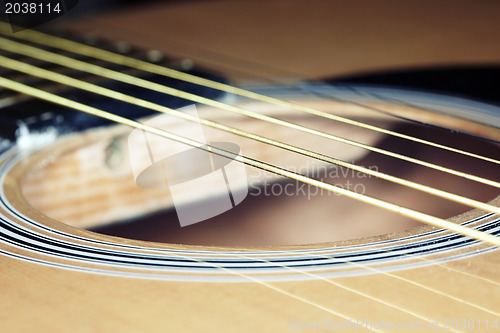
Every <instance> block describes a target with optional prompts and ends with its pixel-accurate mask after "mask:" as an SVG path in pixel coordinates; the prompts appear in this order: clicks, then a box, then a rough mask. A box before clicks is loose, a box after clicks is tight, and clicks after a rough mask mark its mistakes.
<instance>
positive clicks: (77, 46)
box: [0, 22, 500, 164]
mask: <svg viewBox="0 0 500 333" xmlns="http://www.w3.org/2000/svg"><path fill="white" fill-rule="evenodd" d="M7 31H8V25H7V24H6V23H4V22H0V32H3V33H4V34H5V33H6V32H7ZM16 38H20V39H24V40H29V41H32V42H35V43H37V44H43V45H46V46H51V47H55V48H59V49H63V50H66V51H69V52H73V53H75V52H76V53H78V54H82V55H86V56H89V57H93V58H97V59H101V60H105V61H108V62H112V63H116V64H121V65H125V66H129V67H133V68H137V69H141V70H144V71H147V72H151V73H155V74H159V75H164V76H167V77H171V78H174V79H178V80H182V81H186V82H190V83H194V84H197V85H201V86H205V87H209V88H212V89H217V90H220V91H225V92H228V93H232V94H235V95H239V96H242V97H247V98H250V99H254V100H259V101H262V102H268V103H271V104H274V105H280V106H285V107H288V108H291V109H294V110H297V111H302V112H305V113H308V114H312V115H315V116H319V117H323V118H327V119H331V120H335V121H339V122H343V123H346V124H350V125H353V126H358V127H362V128H366V129H369V130H373V131H377V132H380V133H384V134H387V135H391V136H396V137H399V138H403V139H406V140H411V141H414V142H418V143H421V144H425V145H429V146H433V147H436V148H440V149H444V150H448V151H452V152H455V153H458V154H462V155H466V156H470V157H474V158H478V159H482V160H485V161H489V162H492V163H496V164H500V161H498V160H496V159H492V158H489V157H485V156H481V155H478V154H474V153H471V152H466V151H463V150H461V149H457V148H452V147H448V146H445V145H441V144H438V143H434V142H430V141H427V140H423V139H420V138H416V137H412V136H410V135H405V134H402V133H398V132H394V131H391V130H387V129H384V128H380V127H377V126H373V125H369V124H365V123H362V122H359V121H355V120H352V119H348V118H344V117H341V116H337V115H333V114H330V113H326V112H322V111H319V110H315V109H313V108H309V107H306V106H303V105H299V104H295V103H291V102H288V101H284V100H280V99H277V98H273V97H270V96H265V95H262V94H258V93H255V92H251V91H248V90H245V89H242V88H238V87H234V86H231V85H227V84H223V83H220V82H216V81H213V80H209V79H205V78H201V77H198V76H195V75H191V74H187V73H183V72H180V71H176V70H174V69H170V68H166V67H163V66H159V65H155V64H152V63H148V62H145V61H141V60H138V59H134V58H130V57H127V56H124V55H121V54H116V53H113V52H109V51H105V50H101V49H98V48H95V47H92V46H89V45H86V44H81V43H78V42H74V41H70V40H67V39H64V38H59V37H55V36H52V35H48V34H45V33H41V32H38V31H33V30H24V31H21V32H18V33H17V35H16Z"/></svg>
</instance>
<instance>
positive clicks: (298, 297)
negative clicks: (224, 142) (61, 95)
mask: <svg viewBox="0 0 500 333" xmlns="http://www.w3.org/2000/svg"><path fill="white" fill-rule="evenodd" d="M2 81H3V80H2ZM9 81H10V80H7V84H5V85H4V86H5V87H9V86H11V85H12V83H15V82H14V81H10V82H9ZM0 84H3V82H0ZM24 87H25V88H30V87H27V86H24ZM32 89H33V88H32ZM34 90H35V91H37V89H34ZM18 91H19V90H18ZM21 92H23V93H27V92H28V91H21ZM56 97H58V96H56ZM67 102H72V101H70V100H67ZM110 116H112V114H110ZM128 125H129V126H130V124H128ZM139 125H140V124H139ZM143 129H144V130H148V129H147V128H143ZM157 134H158V133H157ZM216 153H217V152H216ZM219 153H220V152H219ZM258 282H259V283H261V282H262V281H258ZM268 287H270V288H272V289H274V290H277V291H280V292H282V293H283V292H284V293H285V294H286V295H289V296H291V297H293V298H296V299H299V300H301V301H303V302H306V303H307V304H311V305H314V306H316V307H319V308H321V309H323V310H325V311H328V312H329V313H334V314H337V315H338V313H336V312H332V311H330V310H329V309H327V308H325V307H323V306H321V305H317V304H315V303H312V302H310V301H308V300H306V299H304V298H302V297H300V296H296V295H293V294H290V293H288V292H286V291H283V290H281V289H280V288H277V287H275V286H271V285H269V286H268ZM343 317H344V318H348V317H346V316H343Z"/></svg>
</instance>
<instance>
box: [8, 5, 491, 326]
mask: <svg viewBox="0 0 500 333" xmlns="http://www.w3.org/2000/svg"><path fill="white" fill-rule="evenodd" d="M498 12H500V4H499V3H496V2H493V1H478V2H475V3H474V4H473V3H470V2H467V1H441V2H439V3H438V4H436V3H434V2H431V1H424V2H422V1H408V2H405V3H404V4H401V3H399V2H396V1H381V2H380V1H379V2H371V1H350V2H337V1H329V2H326V1H307V2H306V1H268V2H261V3H258V4H257V3H254V2H245V1H233V2H228V1H207V2H187V3H173V4H170V3H169V4H161V5H160V4H150V5H148V6H145V7H144V8H141V9H134V10H128V11H127V10H124V11H122V12H117V13H110V14H105V15H96V16H93V17H88V18H80V19H78V20H76V19H75V20H71V21H69V20H68V21H66V22H64V21H62V22H60V25H61V26H64V27H65V28H70V29H72V30H73V31H75V32H77V33H82V34H86V33H89V32H91V33H92V34H94V35H95V36H99V37H102V38H106V39H109V40H114V41H127V42H128V43H130V44H131V45H137V46H138V47H141V48H145V49H158V50H160V51H162V52H164V53H165V54H168V55H172V56H174V57H176V58H178V59H183V58H187V59H190V60H192V61H193V62H194V64H195V66H200V67H202V68H213V69H214V70H215V72H216V73H217V75H221V76H223V77H225V78H227V79H228V80H231V81H232V82H238V83H239V84H249V85H250V86H251V87H252V89H256V91H259V92H262V93H263V94H266V95H271V96H275V97H276V98H280V99H284V100H293V101H294V102H297V103H298V104H300V105H307V106H310V107H312V108H316V109H319V110H325V112H328V113H331V114H335V115H344V116H348V117H351V118H352V119H355V120H359V121H366V122H368V123H370V124H373V125H377V126H379V125H380V126H382V127H383V128H386V129H389V130H397V131H401V133H405V134H408V135H413V134H415V133H416V134H415V136H418V135H421V134H422V133H423V134H425V135H426V138H429V140H431V139H432V140H434V139H435V140H437V141H439V142H440V143H441V144H443V145H450V146H453V147H455V146H460V147H462V145H463V146H464V147H465V148H464V150H471V151H475V152H478V153H481V154H485V155H487V156H488V157H489V158H492V159H493V158H498V156H500V152H499V149H500V148H499V147H498V142H499V140H500V130H499V128H500V125H499V124H500V113H495V112H498V107H494V106H489V105H487V104H483V103H479V102H477V103H471V104H469V102H467V101H466V100H465V99H458V100H457V99H453V98H452V99H447V98H443V99H441V98H440V97H438V96H437V95H434V94H422V93H408V92H406V91H400V90H396V91H392V90H385V89H382V88H373V87H363V86H353V87H354V88H353V89H354V92H353V91H352V90H349V91H348V90H343V89H342V88H341V87H340V88H338V89H339V90H338V91H334V92H335V94H336V95H335V96H343V98H345V99H347V100H349V101H355V102H356V103H361V104H352V103H347V104H346V103H345V102H343V101H339V100H335V99H332V98H329V97H328V96H329V95H328V94H331V93H332V90H331V89H332V88H331V87H329V86H326V85H324V84H321V83H317V84H305V86H302V87H306V88H305V89H302V90H300V89H294V88H293V87H292V88H291V85H292V86H293V84H295V83H296V81H295V79H297V78H300V79H319V78H344V77H347V76H351V75H352V76H353V75H361V74H363V73H375V72H377V73H378V72H382V71H393V70H402V69H415V68H420V67H427V68H428V67H442V66H444V67H452V66H486V65H491V64H498V61H499V60H500V44H499V43H498V37H499V36H498V35H499V33H498V31H500V21H499V20H498V18H497V16H498V15H497V13H498ZM444 18H446V19H444ZM478 36H480V37H478ZM270 79H277V80H278V82H279V85H278V86H279V89H278V88H276V86H273V85H270V83H269V82H270V81H269V80H270ZM257 80H267V81H265V83H266V84H265V87H257V88H255V87H254V86H255V82H256V81H257ZM337 93H338V95H337ZM370 94H371V95H370ZM368 95H369V96H368ZM374 96H384V97H385V98H375V97H374ZM225 97H227V96H221V98H222V100H224V98H225ZM228 103H233V104H231V105H236V106H242V107H245V108H246V107H248V108H252V110H255V111H256V112H257V113H259V114H263V115H269V116H274V115H280V117H281V118H280V119H284V120H286V121H293V122H297V123H300V124H301V125H303V126H307V127H308V128H314V129H317V130H318V131H330V130H332V131H333V133H335V135H339V136H342V137H343V136H349V137H350V138H352V140H354V141H357V142H362V143H364V144H366V145H370V146H375V147H390V148H395V149H399V150H400V151H401V152H405V153H406V152H407V151H410V152H411V153H413V151H415V152H416V151H417V150H418V149H419V148H418V147H417V146H416V145H407V146H405V145H403V144H402V143H401V142H400V141H391V139H389V138H387V136H386V135H385V134H381V133H372V132H370V131H366V130H352V128H351V127H349V125H345V124H343V125H338V124H335V125H332V122H331V121H330V120H325V119H319V120H318V119H315V118H313V117H312V116H309V115H303V114H300V113H298V112H296V111H297V110H290V109H287V108H284V109H283V108H279V107H276V108H269V107H268V106H266V105H262V104H263V103H260V102H255V103H253V104H252V102H249V101H247V100H245V99H244V98H241V99H238V98H236V99H233V100H229V102H228ZM367 108H368V109H377V110H384V111H386V112H389V113H391V112H397V113H398V115H399V116H400V117H401V118H403V119H400V118H398V119H394V118H392V117H390V116H389V115H388V114H387V113H377V112H372V111H373V110H371V111H369V112H367V111H366V110H367ZM423 109H425V110H423ZM429 110H438V112H431V111H429ZM198 111H199V112H200V114H204V115H209V116H210V117H211V118H210V119H212V120H213V121H216V122H224V123H228V124H231V125H232V126H234V127H236V128H243V129H245V130H248V131H249V132H254V133H258V134H259V135H263V136H265V135H268V134H269V133H272V134H273V138H274V139H275V140H278V141H282V142H287V143H290V144H294V145H304V146H305V147H306V148H307V149H311V150H315V151H316V150H317V151H319V152H320V153H322V154H323V153H324V154H332V152H335V154H334V156H335V157H338V158H339V159H342V160H345V161H355V162H359V163H360V164H362V165H365V166H373V167H374V168H376V169H377V170H378V169H380V171H383V172H392V173H393V174H394V175H397V176H400V177H401V178H411V179H412V180H414V181H416V182H422V183H423V184H426V185H434V186H436V187H438V188H445V189H446V190H449V191H450V192H457V193H460V194H461V195H464V196H466V195H469V196H471V197H474V198H475V199H477V200H479V201H482V202H489V204H491V205H493V206H495V207H498V206H499V203H500V201H499V199H498V188H493V187H490V186H486V185H483V184H479V185H477V186H476V184H473V182H470V181H456V180H454V179H452V178H446V177H441V176H440V174H439V173H438V172H437V171H436V172H434V171H435V170H433V171H429V172H427V171H424V172H422V173H417V171H416V169H413V168H412V167H410V166H409V165H408V164H404V163H403V164H396V162H393V160H391V159H390V158H388V159H380V158H378V157H376V156H374V155H376V154H375V153H374V152H369V153H367V152H366V151H364V150H363V149H360V148H359V147H357V148H353V147H349V146H346V145H344V144H339V143H331V142H329V141H328V140H324V138H323V139H322V140H320V139H314V138H312V139H311V138H309V136H306V135H303V136H302V135H297V134H296V133H295V132H293V131H291V130H290V131H289V130H275V127H273V126H272V125H271V124H265V125H261V124H259V123H258V122H257V121H256V120H253V119H251V120H248V119H246V118H245V117H242V116H239V115H227V114H225V113H220V112H217V110H215V109H214V108H210V107H201V106H200V107H198ZM404 118H411V119H415V120H416V121H419V122H422V123H431V124H433V125H434V127H436V128H434V127H432V126H431V127H423V129H422V127H419V125H418V124H417V125H415V124H412V123H407V122H405V121H404ZM442 127H444V128H451V129H453V130H455V131H458V132H466V133H470V134H471V135H468V134H467V135H466V134H464V135H460V134H456V133H451V132H450V131H449V130H443V129H442ZM130 132H131V130H130V129H129V128H128V127H126V126H123V125H112V126H107V127H99V128H91V129H86V130H84V131H82V132H76V133H70V134H66V135H62V136H61V137H58V138H57V139H56V140H54V141H53V142H50V143H48V144H46V145H45V144H44V145H38V143H40V141H42V139H44V136H43V135H42V136H40V137H37V136H33V137H31V138H29V137H28V138H27V143H26V144H25V145H18V146H17V147H13V148H12V147H11V148H8V147H5V150H4V153H3V155H2V159H1V161H0V163H1V164H0V168H1V175H2V177H3V180H2V193H1V199H2V205H1V207H0V215H1V216H2V239H1V242H0V262H1V271H0V290H1V292H2V298H1V301H0V306H1V309H2V311H1V314H0V329H1V330H2V332H3V331H5V332H32V331H40V332H67V331H74V332H167V331H168V332H225V331H231V332H233V331H235V332H287V331H294V330H347V331H357V330H360V331H376V332H398V331H404V330H407V331H414V332H418V331H423V332H435V331H437V332H444V331H453V332H490V331H496V330H498V320H500V318H499V312H500V310H498V309H499V308H500V307H499V305H500V301H499V299H500V285H499V283H500V279H499V274H498V272H499V270H500V255H499V252H498V250H497V248H496V247H495V246H494V245H492V244H490V243H487V242H482V241H480V240H475V239H472V238H468V237H465V236H463V235H459V234H456V233H454V232H450V231H447V230H443V229H441V228H437V227H433V226H429V225H424V224H421V223H418V222H416V221H413V220H411V219H409V218H406V217H403V216H401V215H398V214H393V213H391V212H385V211H382V210H380V209H379V208H376V207H372V206H369V205H366V204H364V203H352V200H351V199H348V198H344V197H340V196H338V195H335V194H331V195H327V194H324V195H318V194H315V195H314V198H312V199H311V198H310V197H309V195H307V196H304V195H302V194H300V193H299V192H297V193H299V195H295V196H292V197H291V198H287V196H286V195H273V194H272V192H271V195H268V196H266V195H262V191H263V189H265V188H269V189H272V186H273V184H281V188H282V189H284V188H287V187H286V185H287V184H288V183H287V182H286V181H284V180H283V179H280V178H278V177H274V176H273V177H274V178H273V177H270V176H268V175H265V174H264V173H259V172H255V169H254V168H251V167H246V174H247V175H248V177H250V179H251V180H252V181H253V182H254V184H256V186H254V187H252V188H251V190H254V192H252V191H250V192H249V193H250V194H249V196H248V198H247V199H246V200H245V201H244V202H243V203H242V204H241V205H240V206H237V207H235V208H234V209H233V210H231V211H228V212H227V213H225V214H222V215H221V216H219V217H217V219H213V220H209V221H205V222H201V223H198V224H196V225H193V226H189V227H184V228H180V227H179V226H178V221H177V220H176V217H175V214H174V212H173V211H170V213H169V212H167V213H161V212H162V211H164V210H168V209H170V210H172V208H173V200H172V194H171V193H170V192H169V191H168V190H150V189H144V188H140V187H138V186H137V184H136V183H135V179H134V176H133V173H132V170H131V169H130V165H128V162H127V161H129V160H130V156H129V154H130V152H128V153H127V152H126V147H127V138H128V136H129V135H130ZM446 133H447V134H446ZM49 134H50V133H49ZM423 134H422V135H423ZM444 134H446V135H447V136H444ZM48 136H50V135H47V133H46V135H45V137H48ZM207 136H209V137H210V138H211V141H214V142H220V141H230V142H235V143H237V144H238V145H239V147H241V151H242V152H243V153H245V154H246V153H247V152H248V154H249V155H250V156H253V158H255V159H258V160H260V161H265V162H266V163H271V164H278V165H280V163H281V165H282V166H290V165H291V166H294V167H295V168H296V169H298V170H301V168H311V169H310V170H316V169H314V168H319V169H321V168H325V165H326V163H324V162H314V163H313V164H309V163H312V162H308V160H306V159H304V158H303V157H302V156H300V158H299V157H295V156H292V155H291V154H288V153H281V152H278V151H277V149H271V148H263V147H262V146H260V145H258V144H256V143H253V142H251V140H248V139H245V138H239V139H238V138H237V137H236V136H230V135H228V134H227V133H223V134H221V133H219V132H217V131H213V133H212V132H210V131H209V132H207ZM474 136H479V137H484V138H487V139H488V140H489V141H485V140H481V139H478V138H476V137H474ZM49 139H50V138H49ZM30 140H31V141H30ZM50 140H52V139H50ZM50 140H49V141H50ZM115 144H117V145H118V147H119V149H118V150H117V151H119V152H122V153H123V154H124V155H118V157H119V158H118V160H119V163H118V164H114V163H113V162H109V161H110V160H109V159H108V157H110V156H111V158H113V157H114V156H115V155H113V154H114V153H115V151H114V150H113V149H114V147H116V145H115ZM110 149H111V152H110ZM165 149H166V153H167V154H168V152H169V151H168V147H166V148H165ZM122 153H119V154H122ZM110 154H111V155H110ZM449 155H450V156H451V155H452V154H451V153H450V154H448V152H446V153H440V152H439V150H437V149H435V148H432V149H428V150H423V151H422V152H421V154H420V155H418V156H419V157H417V158H419V159H422V160H428V159H429V160H439V161H441V160H442V161H444V163H445V164H446V165H447V166H457V165H459V166H460V167H463V170H465V171H464V172H471V173H473V172H475V171H478V170H479V171H480V173H481V176H482V177H484V178H487V179H492V180H496V181H498V175H497V174H498V172H497V171H498V165H495V164H491V163H489V164H488V163H483V162H481V163H479V162H476V161H473V159H471V158H469V157H467V158H463V159H461V158H460V157H456V156H453V158H452V157H450V160H447V159H446V158H447V157H448V156H449ZM415 156H417V155H415ZM108 162H109V163H108ZM484 165H487V166H488V167H484ZM304 170H309V169H304ZM321 170H323V169H321ZM324 170H326V169H324ZM328 170H330V169H328ZM333 170H338V169H333ZM461 170H462V169H461ZM333 178H334V179H333V180H331V181H332V182H336V181H337V179H335V177H333ZM360 178H363V177H360V176H359V174H357V173H356V174H354V173H352V174H348V176H347V177H344V179H343V180H342V184H341V187H342V186H347V183H346V181H351V182H353V183H352V184H354V185H356V184H362V186H366V191H367V193H366V194H368V195H371V196H374V197H377V196H378V197H382V198H383V199H384V200H387V201H390V202H396V203H397V204H401V205H402V206H408V207H417V208H418V209H417V210H422V211H425V212H426V213H428V214H431V215H433V216H437V217H440V218H446V219H448V218H449V221H452V222H454V223H458V224H460V223H462V224H463V225H465V226H467V227H470V228H475V227H477V228H478V229H480V230H481V231H484V232H486V233H489V234H493V235H495V234H498V229H499V228H500V222H499V218H498V215H495V214H494V213H485V212H484V211H481V210H479V209H472V208H468V207H465V208H464V207H463V206H458V205H456V204H455V203H451V204H449V203H447V201H444V200H441V199H434V198H433V197H432V196H429V195H425V196H424V195H420V194H416V193H414V192H411V193H410V194H409V195H406V194H405V193H404V190H407V191H410V190H408V189H404V190H401V189H399V188H398V187H397V186H392V185H390V186H389V185H387V184H385V183H383V182H378V181H376V180H375V179H374V178H375V177H365V178H364V179H362V181H363V182H362V183H361V180H360ZM450 179H451V180H450ZM290 184H291V183H290ZM266 186H268V187H266ZM293 186H295V187H293ZM360 186H361V185H360ZM290 188H294V189H300V188H301V187H300V185H298V183H294V184H292V187H290ZM363 188H364V187H363ZM356 190H357V191H359V190H360V188H357V189H356ZM255 191H259V192H260V195H255V196H254V195H253V194H254V193H255ZM297 191H298V190H297ZM363 192H364V191H363ZM308 193H310V192H308ZM159 212H160V213H159ZM142 216H148V217H149V220H141V221H142V222H134V223H135V224H134V227H129V226H130V224H126V223H123V221H124V220H129V219H132V218H139V217H142ZM117 221H118V222H117ZM172 221H173V222H172ZM151 226H154V229H151ZM85 229H90V230H93V231H89V230H85ZM148 230H149V231H148ZM111 235H115V236H111ZM116 236H119V237H116Z"/></svg>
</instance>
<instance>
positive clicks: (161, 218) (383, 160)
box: [92, 125, 500, 247]
mask: <svg viewBox="0 0 500 333" xmlns="http://www.w3.org/2000/svg"><path fill="white" fill-rule="evenodd" d="M396 130H397V131H398V132H402V133H406V134H410V135H414V136H417V137H425V138H426V139H428V140H431V141H434V142H439V143H441V144H445V145H448V146H452V147H460V148H461V149H464V150H467V151H472V152H476V153H478V154H482V155H485V156H490V157H495V156H497V157H498V156H499V155H500V154H499V150H498V147H497V145H495V144H493V143H486V142H484V141H481V140H478V139H474V138H472V137H470V136H465V135H460V134H456V133H452V132H450V131H446V130H438V129H433V128H432V127H416V126H409V125H404V126H403V125H402V126H400V127H399V128H396ZM378 147H380V148H383V149H387V150H390V151H394V152H397V153H401V154H404V155H408V156H411V157H414V158H417V159H421V160H424V161H429V162H432V163H436V164H439V165H443V166H446V167H449V168H453V169H456V170H460V171H462V172H467V173H472V174H476V175H479V176H481V177H484V178H487V179H492V180H496V181H498V180H499V177H498V176H499V175H498V174H496V173H495V172H494V168H493V167H492V165H491V164H489V165H488V163H487V162H481V161H478V160H476V159H473V158H468V157H464V156H460V155H457V154H454V153H450V152H443V151H442V150H439V149H434V148H429V147H426V146H423V145H421V144H417V143H412V142H409V141H406V140H402V139H398V138H393V137H391V138H389V137H386V138H385V139H384V140H383V141H381V142H380V143H379V145H378ZM356 163H357V164H359V165H363V166H365V167H369V168H372V169H374V170H378V171H381V172H385V173H388V174H391V175H394V176H397V177H400V178H404V179H408V180H411V181H414V182H417V183H422V184H425V185H428V186H432V187H436V188H439V189H442V190H445V191H449V192H452V193H456V194H459V195H463V196H466V197H469V198H474V199H476V200H480V201H483V202H484V201H489V200H491V199H493V198H494V197H495V196H497V195H498V192H497V191H496V189H495V188H493V187H490V186H486V185H481V184H478V183H475V182H472V181H468V180H464V179H460V178H458V177H455V176H450V175H445V174H443V173H441V172H438V171H435V170H430V169H427V168H423V167H421V166H416V165H414V164H411V163H409V162H404V161H398V160H396V159H394V158H389V157H386V156H382V155H380V154H375V153H369V154H367V155H365V157H363V158H362V159H361V160H359V161H356ZM321 172H322V173H321ZM321 172H317V173H316V174H314V172H313V174H312V176H315V177H316V178H319V179H321V180H324V181H327V182H329V183H331V184H334V185H337V186H340V187H342V188H346V189H349V190H355V191H357V192H360V193H363V194H367V195H370V196H373V197H377V198H380V199H383V200H387V201H389V202H394V203H396V204H400V205H403V206H406V207H410V208H412V209H415V210H418V211H422V212H425V213H427V214H431V215H434V216H438V217H441V218H449V217H452V216H455V215H457V214H460V213H463V212H465V211H468V210H470V208H469V207H466V206H463V205H460V204H457V203H454V202H451V201H448V200H444V199H440V198H437V197H434V196H431V195H428V194H425V193H422V192H419V191H415V190H411V189H408V188H405V187H403V186H400V185H395V184H392V183H389V182H387V181H382V180H379V179H377V178H375V177H373V176H363V175H361V174H359V173H358V172H353V171H350V170H347V169H343V168H340V169H339V168H330V169H323V170H322V171H321ZM285 189H286V190H285ZM417 226H420V223H418V222H415V221H412V220H409V219H406V218H403V217H402V216H398V215H396V214H394V213H391V212H386V211H383V210H381V209H379V208H375V207H371V206H368V205H366V204H363V203H358V202H355V201H354V200H352V199H348V198H345V197H341V196H338V195H335V194H332V193H329V192H326V191H324V190H320V189H317V188H314V187H311V186H306V185H303V184H300V183H296V182H295V181H277V182H273V183H271V184H267V186H260V187H253V188H251V189H250V192H249V195H248V196H247V198H246V199H245V200H243V202H242V203H241V204H240V205H238V206H237V207H235V208H233V209H231V210H229V211H227V212H226V213H224V214H222V215H219V216H216V217H214V218H211V219H208V220H206V221H203V222H200V223H197V224H194V225H190V226H187V227H180V225H179V221H178V218H177V215H176V212H175V211H174V210H169V211H166V212H161V213H156V214H154V215H150V216H148V217H144V218H140V219H134V220H132V221H127V222H121V223H114V224H110V225H107V226H102V227H98V228H92V230H93V231H96V232H98V233H102V234H106V235H112V236H119V237H125V238H131V239H137V240H146V241H154V242H165V243H180V244H193V245H214V246H239V247H250V246H268V245H298V244H314V243H322V242H332V241H342V240H352V239H360V238H364V237H372V236H378V235H384V234H388V233H394V232H400V231H404V230H408V229H411V228H415V227H417Z"/></svg>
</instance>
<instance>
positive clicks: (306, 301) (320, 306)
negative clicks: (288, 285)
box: [233, 272, 404, 319]
mask: <svg viewBox="0 0 500 333" xmlns="http://www.w3.org/2000/svg"><path fill="white" fill-rule="evenodd" d="M233 273H234V272H233ZM260 282H261V281H260ZM330 282H331V281H330ZM273 289H275V288H273ZM290 296H292V297H294V298H297V297H296V296H293V295H290ZM299 298H300V296H299ZM302 301H306V302H307V303H309V304H311V303H310V302H309V301H307V300H305V299H303V300H302ZM315 306H318V305H315ZM320 307H321V306H320ZM324 310H327V311H328V309H326V308H324ZM402 310H403V309H402ZM403 311H404V310H403ZM329 312H330V313H331V311H329ZM344 318H346V319H347V318H348V317H344Z"/></svg>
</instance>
